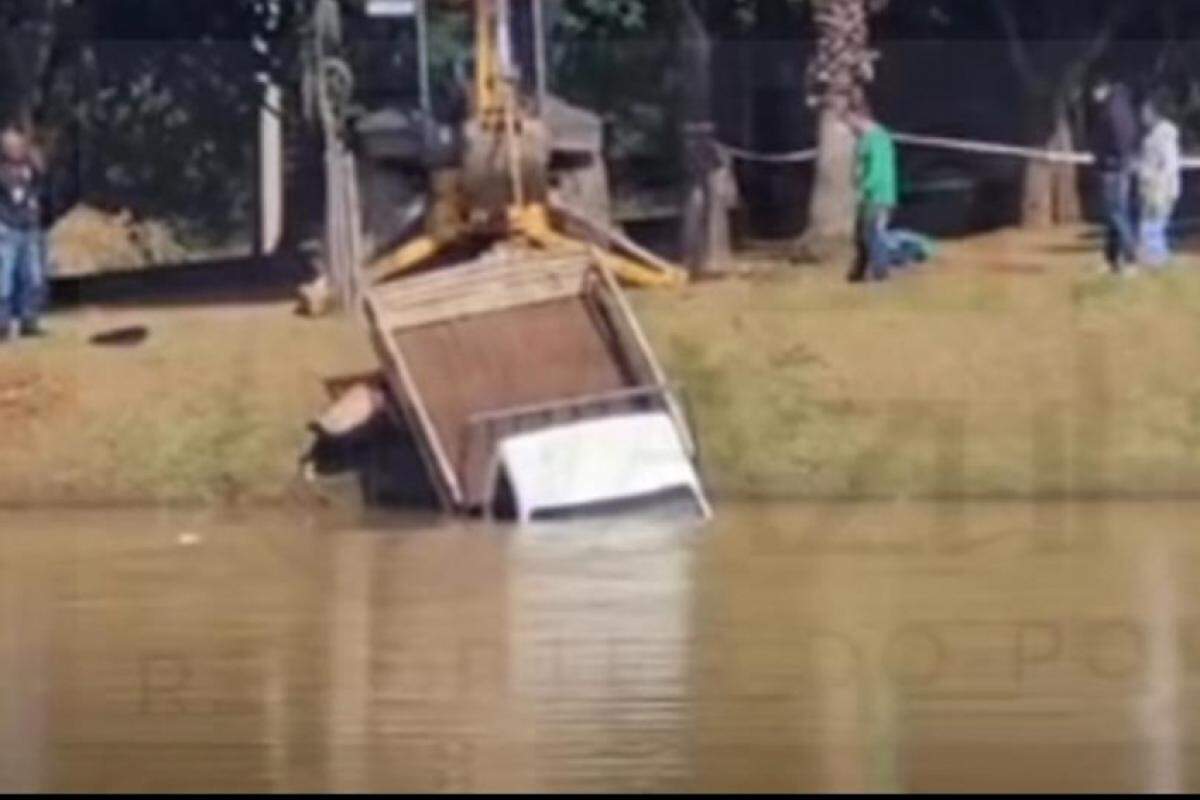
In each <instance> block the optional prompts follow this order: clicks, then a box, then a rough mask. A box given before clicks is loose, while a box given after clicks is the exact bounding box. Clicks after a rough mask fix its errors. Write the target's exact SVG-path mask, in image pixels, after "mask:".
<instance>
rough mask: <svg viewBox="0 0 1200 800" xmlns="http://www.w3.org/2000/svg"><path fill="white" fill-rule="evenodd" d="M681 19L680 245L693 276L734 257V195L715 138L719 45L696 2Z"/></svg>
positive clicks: (687, 2) (685, 5) (685, 6)
mask: <svg viewBox="0 0 1200 800" xmlns="http://www.w3.org/2000/svg"><path fill="white" fill-rule="evenodd" d="M680 22H681V25H680V31H679V33H680V47H679V53H680V72H681V74H682V75H683V78H684V91H683V97H682V100H683V102H682V106H683V108H682V109H681V110H682V117H683V125H682V144H683V149H684V153H685V158H684V164H685V169H686V171H687V175H686V185H685V188H684V202H683V219H682V224H681V226H680V249H681V251H682V253H683V260H684V263H685V264H686V265H687V267H688V268H689V269H690V270H691V271H692V273H693V274H696V275H704V274H717V273H720V272H722V271H724V270H725V269H727V268H728V267H729V264H730V262H731V261H732V260H733V256H732V249H731V245H730V236H729V211H730V205H729V202H728V200H729V197H728V193H727V192H724V191H722V188H723V185H724V182H725V181H726V180H729V181H731V180H732V177H731V175H730V167H729V165H728V164H727V163H726V159H724V158H723V157H722V155H721V152H720V151H719V149H718V148H717V144H716V141H715V136H716V123H715V121H714V114H713V92H712V54H713V46H712V41H711V40H710V38H709V36H708V31H707V30H706V29H705V26H704V20H703V19H702V18H701V16H700V14H699V13H698V12H697V10H696V8H695V7H694V6H693V5H692V2H691V0H683V2H682V4H681V13H680Z"/></svg>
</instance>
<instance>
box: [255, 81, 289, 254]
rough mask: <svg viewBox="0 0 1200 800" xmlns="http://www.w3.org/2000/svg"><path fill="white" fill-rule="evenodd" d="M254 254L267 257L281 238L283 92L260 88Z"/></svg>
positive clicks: (272, 87) (272, 85)
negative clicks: (255, 244)
mask: <svg viewBox="0 0 1200 800" xmlns="http://www.w3.org/2000/svg"><path fill="white" fill-rule="evenodd" d="M258 171H259V176H258V180H259V191H258V226H259V228H258V249H259V252H258V255H264V256H265V255H270V254H272V253H274V252H275V251H276V249H278V247H279V242H280V240H281V239H282V237H283V90H282V89H281V88H280V87H279V84H277V83H267V84H266V85H265V86H264V87H263V103H262V106H261V107H260V108H259V112H258Z"/></svg>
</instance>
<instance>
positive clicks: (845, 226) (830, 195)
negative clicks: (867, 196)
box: [806, 108, 856, 246]
mask: <svg viewBox="0 0 1200 800" xmlns="http://www.w3.org/2000/svg"><path fill="white" fill-rule="evenodd" d="M819 124H820V129H819V133H818V151H817V165H816V177H815V179H814V181H813V192H812V198H811V200H810V206H809V221H808V233H807V234H806V238H807V239H808V240H809V242H810V243H811V244H814V245H818V246H826V245H829V244H836V243H839V242H841V243H844V242H845V241H847V240H849V239H851V238H853V235H854V219H855V211H856V209H855V195H854V149H855V139H854V132H853V131H852V130H850V128H849V127H848V126H847V125H846V124H845V122H843V121H842V120H841V119H840V118H839V115H838V114H837V113H836V112H835V111H833V110H832V109H829V108H825V109H823V110H822V111H821V118H820V123H819Z"/></svg>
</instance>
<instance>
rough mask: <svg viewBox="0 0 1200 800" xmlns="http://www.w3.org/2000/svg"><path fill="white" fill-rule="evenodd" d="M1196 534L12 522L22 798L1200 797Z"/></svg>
mask: <svg viewBox="0 0 1200 800" xmlns="http://www.w3.org/2000/svg"><path fill="white" fill-rule="evenodd" d="M1198 556H1200V505H1190V504H1102V503H1092V504H1043V505H1023V504H1011V503H1007V504H994V505H991V504H988V505H966V504H957V505H956V504H944V505H919V504H880V505H757V504H745V505H738V504H725V505H724V506H722V507H720V508H719V509H718V518H717V521H716V522H715V523H713V524H712V525H710V526H708V527H706V528H704V529H695V528H690V527H688V526H680V525H671V524H664V523H653V522H644V521H643V522H632V521H627V522H620V523H615V522H610V523H606V524H588V525H583V526H580V525H573V526H560V527H549V528H541V529H531V530H525V531H520V530H514V529H489V528H486V527H481V526H480V527H476V526H472V525H465V524H454V523H444V522H440V521H434V520H428V519H413V518H370V519H345V518H341V517H338V518H314V517H308V516H300V515H291V514H282V513H280V514H257V513H256V514H226V515H222V516H219V517H213V516H211V515H201V514H193V513H187V512H171V513H167V512H162V513H157V512H156V513H140V512H139V513H107V512H105V513H92V512H87V513H83V512H81V513H71V514H55V515H41V514H14V515H8V516H4V517H2V518H0V789H3V790H60V791H76V790H108V791H142V790H146V791H148V790H214V791H227V790H253V791H306V790H318V791H319V790H336V791H355V790H396V791H405V790H411V791H463V790H475V791H483V790H522V789H542V790H585V791H591V790H614V791H641V790H646V791H657V790H683V789H699V790H740V789H745V790H801V791H812V790H847V791H853V790H878V791H890V790H917V791H921V790H927V791H953V790H960V789H988V790H1032V789H1054V790H1089V789H1125V790H1147V791H1150V790H1186V789H1190V790H1195V789H1198V788H1200V750H1197V748H1196V745H1197V744H1200V580H1198V578H1200V560H1198Z"/></svg>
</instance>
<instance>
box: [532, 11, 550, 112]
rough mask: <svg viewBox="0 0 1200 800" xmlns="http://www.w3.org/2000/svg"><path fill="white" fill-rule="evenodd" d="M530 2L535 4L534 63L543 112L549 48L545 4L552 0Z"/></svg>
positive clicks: (538, 104) (539, 107)
mask: <svg viewBox="0 0 1200 800" xmlns="http://www.w3.org/2000/svg"><path fill="white" fill-rule="evenodd" d="M530 2H532V3H533V52H534V61H535V62H536V64H537V66H536V69H537V83H536V86H537V97H536V98H535V101H536V103H537V109H538V111H541V110H542V109H543V108H544V107H545V103H546V89H547V86H546V84H547V75H546V48H547V47H548V46H549V42H548V41H547V31H546V13H545V3H547V2H551V0H530Z"/></svg>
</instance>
